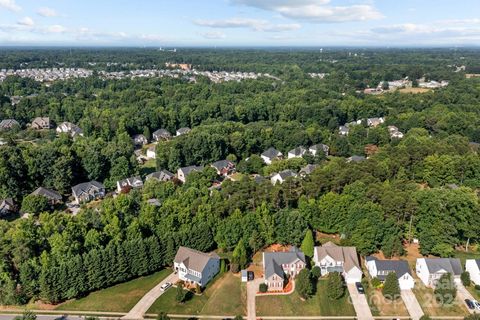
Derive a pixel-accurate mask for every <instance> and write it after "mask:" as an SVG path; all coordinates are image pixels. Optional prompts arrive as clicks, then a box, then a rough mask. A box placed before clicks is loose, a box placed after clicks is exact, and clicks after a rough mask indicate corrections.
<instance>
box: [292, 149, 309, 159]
mask: <svg viewBox="0 0 480 320" xmlns="http://www.w3.org/2000/svg"><path fill="white" fill-rule="evenodd" d="M305 153H307V149H305V148H304V147H302V146H300V147H297V148H295V149H292V150H290V151H288V159H292V158H301V157H303V155H304V154H305Z"/></svg>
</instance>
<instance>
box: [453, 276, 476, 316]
mask: <svg viewBox="0 0 480 320" xmlns="http://www.w3.org/2000/svg"><path fill="white" fill-rule="evenodd" d="M457 299H458V300H460V303H461V304H462V305H463V306H465V308H466V309H467V310H468V311H469V312H470V313H474V312H475V310H471V309H468V307H467V304H466V303H465V299H470V300H475V298H474V297H473V296H472V295H471V294H470V292H468V290H467V288H465V287H464V286H463V284H461V283H460V284H457ZM476 311H478V310H476Z"/></svg>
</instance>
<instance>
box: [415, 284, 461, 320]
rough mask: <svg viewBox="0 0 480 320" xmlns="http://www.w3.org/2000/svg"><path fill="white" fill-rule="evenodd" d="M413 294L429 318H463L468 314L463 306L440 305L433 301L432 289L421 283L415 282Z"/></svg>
mask: <svg viewBox="0 0 480 320" xmlns="http://www.w3.org/2000/svg"><path fill="white" fill-rule="evenodd" d="M413 293H414V294H415V296H416V297H417V300H418V303H420V306H421V307H422V309H423V312H424V313H425V314H427V315H429V316H463V315H467V314H468V311H467V309H465V307H464V306H463V305H459V304H452V305H449V306H442V305H440V304H439V303H438V302H437V301H436V300H435V296H434V294H433V289H430V288H427V287H425V285H424V284H423V283H421V281H416V283H415V288H413Z"/></svg>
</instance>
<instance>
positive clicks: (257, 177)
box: [253, 174, 266, 183]
mask: <svg viewBox="0 0 480 320" xmlns="http://www.w3.org/2000/svg"><path fill="white" fill-rule="evenodd" d="M253 181H255V182H256V183H262V182H264V181H266V179H265V177H263V176H261V175H259V174H257V175H255V177H253Z"/></svg>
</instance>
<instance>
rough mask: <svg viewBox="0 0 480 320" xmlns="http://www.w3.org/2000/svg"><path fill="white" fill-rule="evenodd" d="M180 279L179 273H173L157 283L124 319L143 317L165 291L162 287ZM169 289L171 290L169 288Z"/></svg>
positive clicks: (130, 319) (132, 319)
mask: <svg viewBox="0 0 480 320" xmlns="http://www.w3.org/2000/svg"><path fill="white" fill-rule="evenodd" d="M177 281H178V275H176V274H174V273H172V274H170V275H169V276H167V277H166V278H165V279H163V280H162V281H161V282H160V283H159V284H157V285H156V286H155V287H154V288H153V289H152V290H150V291H149V292H147V294H145V295H144V296H143V297H142V299H140V301H138V302H137V304H136V305H135V306H134V307H133V308H132V310H130V311H129V312H128V313H127V314H126V315H125V316H123V317H122V319H128V320H137V319H143V315H144V314H145V313H146V312H147V311H148V309H150V307H151V306H152V304H153V303H154V302H155V301H156V300H157V299H158V298H159V297H160V296H161V295H162V294H163V293H164V292H165V291H162V290H160V287H161V286H162V285H163V284H164V283H167V282H170V283H172V284H175V283H176V282H177ZM168 290H171V288H170V289H168Z"/></svg>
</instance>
